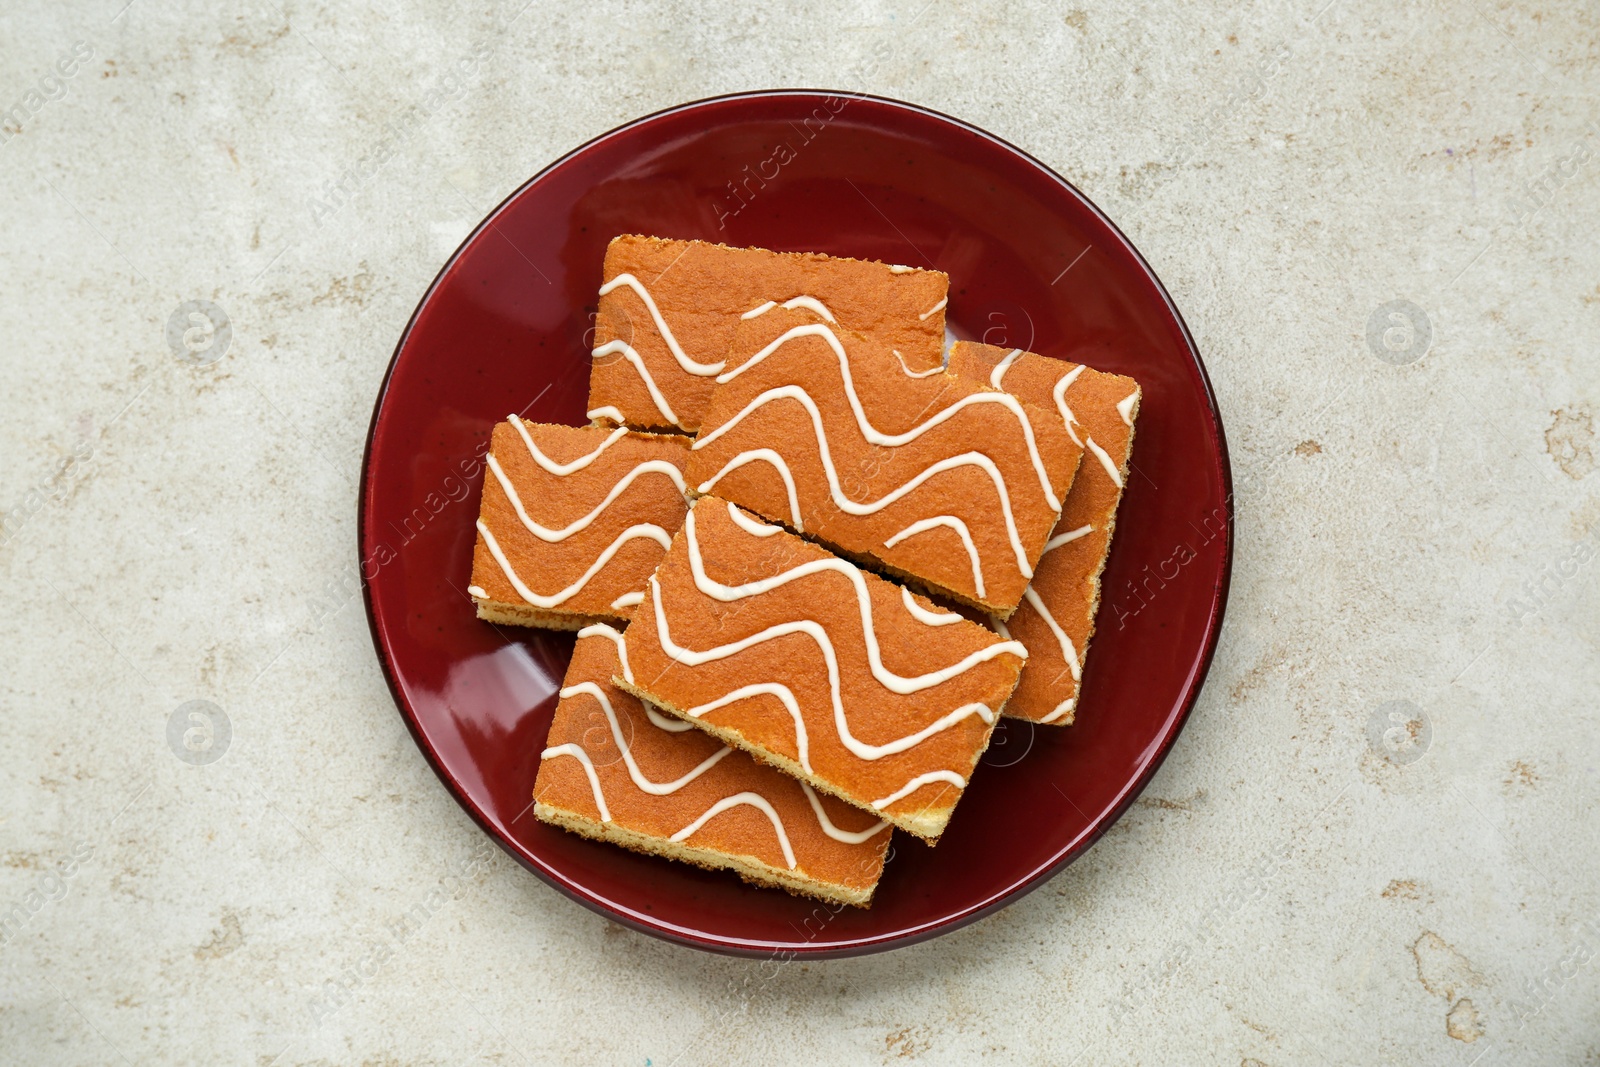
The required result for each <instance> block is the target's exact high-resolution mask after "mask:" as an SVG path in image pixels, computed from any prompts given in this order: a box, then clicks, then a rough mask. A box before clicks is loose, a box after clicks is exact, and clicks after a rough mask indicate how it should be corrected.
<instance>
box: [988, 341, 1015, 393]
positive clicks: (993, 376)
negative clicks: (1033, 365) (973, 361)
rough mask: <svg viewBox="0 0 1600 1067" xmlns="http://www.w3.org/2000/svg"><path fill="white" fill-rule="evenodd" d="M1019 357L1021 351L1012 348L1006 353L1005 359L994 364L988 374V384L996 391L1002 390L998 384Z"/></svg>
mask: <svg viewBox="0 0 1600 1067" xmlns="http://www.w3.org/2000/svg"><path fill="white" fill-rule="evenodd" d="M1021 355H1022V349H1020V348H1013V349H1012V350H1011V351H1009V352H1007V353H1006V356H1005V358H1004V359H1002V360H1001V361H1000V362H999V363H997V364H995V368H994V370H992V371H990V372H989V384H990V385H992V386H994V387H995V388H996V389H1002V388H1004V386H1002V385H1001V384H1000V383H1001V382H1002V381H1003V380H1005V376H1006V371H1008V370H1010V369H1011V364H1013V363H1015V362H1016V361H1017V360H1018V358H1020V357H1021Z"/></svg>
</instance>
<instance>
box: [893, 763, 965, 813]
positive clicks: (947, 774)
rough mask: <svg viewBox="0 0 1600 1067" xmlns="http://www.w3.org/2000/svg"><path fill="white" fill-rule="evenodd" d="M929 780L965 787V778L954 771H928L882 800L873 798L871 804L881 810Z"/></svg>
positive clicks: (913, 791)
mask: <svg viewBox="0 0 1600 1067" xmlns="http://www.w3.org/2000/svg"><path fill="white" fill-rule="evenodd" d="M930 782H949V783H950V784H951V785H953V786H955V787H956V788H957V789H965V788H966V787H967V780H966V779H965V778H963V777H961V775H959V774H957V773H956V772H955V771H929V772H928V773H927V774H919V775H917V776H916V777H915V778H913V779H911V781H909V782H907V783H906V784H905V785H903V786H901V787H900V788H899V789H896V790H895V791H894V792H893V793H890V794H889V795H888V796H886V797H884V798H883V799H882V800H874V801H873V802H872V806H873V807H874V808H877V809H878V810H879V811H882V810H883V809H884V808H887V807H888V806H889V805H890V804H893V803H894V802H895V801H897V800H904V799H905V798H906V797H908V796H910V795H911V794H912V793H915V792H916V791H917V790H918V789H921V788H922V787H923V786H925V785H927V784H928V783H930Z"/></svg>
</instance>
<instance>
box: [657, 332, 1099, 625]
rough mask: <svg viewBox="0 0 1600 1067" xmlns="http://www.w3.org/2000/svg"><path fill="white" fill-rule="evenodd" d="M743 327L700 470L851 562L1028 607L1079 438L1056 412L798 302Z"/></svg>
mask: <svg viewBox="0 0 1600 1067" xmlns="http://www.w3.org/2000/svg"><path fill="white" fill-rule="evenodd" d="M770 317H771V318H773V319H775V320H776V322H777V324H778V325H781V326H782V327H783V328H784V329H783V332H782V333H780V334H778V335H777V336H776V337H774V338H773V339H771V340H770V341H766V342H763V337H764V336H765V334H763V333H756V332H754V331H753V330H750V329H748V328H741V330H740V331H739V332H738V333H737V334H736V335H735V339H734V344H733V347H732V348H731V349H730V352H729V363H730V369H729V370H727V371H725V372H724V373H723V374H721V375H719V376H718V378H717V379H716V380H717V383H718V385H717V391H716V392H715V393H714V394H713V396H712V400H711V405H710V407H709V408H708V410H707V413H706V418H705V421H704V423H703V425H702V426H701V430H700V434H699V436H698V437H697V439H696V440H695V444H694V451H693V456H692V458H691V460H690V463H689V473H688V478H689V482H690V484H691V485H692V486H694V487H695V491H697V492H711V491H714V492H716V493H717V494H718V495H720V496H723V497H725V498H727V499H730V500H733V501H734V502H735V503H738V504H740V505H741V506H743V507H748V508H750V509H752V510H754V511H757V512H759V513H761V514H762V515H764V516H766V517H767V518H769V519H773V520H777V521H781V522H784V523H787V524H788V525H789V526H791V527H792V528H793V529H796V530H798V531H801V532H803V533H806V534H808V535H810V536H813V537H816V538H817V539H818V540H821V541H823V542H824V543H826V544H829V545H831V546H834V547H836V548H837V549H838V550H839V551H840V552H842V553H844V554H846V555H848V556H850V557H852V558H855V559H870V560H873V561H876V562H877V563H878V564H880V565H881V566H882V567H884V568H885V569H887V570H889V571H891V572H892V573H895V574H899V575H905V576H908V577H910V578H913V579H916V580H917V581H919V582H921V583H925V584H926V585H927V586H929V587H930V588H933V589H935V590H937V591H939V592H942V593H945V594H947V595H949V596H952V597H954V598H956V599H958V600H962V601H964V602H967V603H970V604H975V605H978V606H980V607H983V608H985V609H987V610H990V611H992V612H995V613H997V614H1000V615H1008V614H1010V612H1011V610H1012V609H1013V608H1015V607H1016V605H1017V603H1018V602H1019V601H1020V599H1021V597H1022V593H1023V590H1024V589H1025V588H1026V587H1027V584H1028V581H1029V579H1030V578H1031V577H1032V575H1033V567H1034V564H1035V563H1036V562H1037V560H1038V558H1039V554H1040V553H1041V552H1042V551H1043V550H1044V545H1045V542H1046V541H1047V540H1048V538H1049V536H1050V531H1051V530H1052V529H1053V528H1054V526H1055V522H1056V518H1057V516H1058V514H1059V512H1060V507H1061V497H1062V495H1063V494H1064V493H1065V492H1066V491H1067V489H1068V488H1069V487H1070V486H1071V484H1072V481H1073V478H1074V474H1075V472H1076V469H1077V467H1078V463H1079V458H1080V455H1081V452H1082V446H1081V445H1080V444H1078V443H1076V442H1075V441H1074V440H1073V438H1072V436H1071V434H1070V432H1069V431H1068V429H1067V428H1065V427H1064V426H1062V424H1061V422H1060V420H1059V419H1058V418H1056V416H1055V414H1054V412H1053V410H1051V409H1041V408H1036V407H1032V406H1030V405H1027V404H1024V403H1022V402H1020V401H1018V400H1017V399H1016V398H1015V397H1013V396H1011V395H1009V394H1007V393H1005V392H1002V391H999V390H997V389H994V388H991V387H990V386H988V385H986V384H980V383H976V382H972V381H969V380H967V379H965V378H962V377H959V376H957V375H954V374H948V373H945V372H944V371H943V370H941V369H939V368H937V367H935V368H932V369H931V370H923V371H913V370H910V369H909V368H908V367H907V366H906V364H905V362H904V359H903V353H900V352H899V351H898V350H896V349H894V348H892V347H890V346H888V345H885V344H883V343H881V342H880V341H878V340H877V339H876V338H869V337H863V336H861V335H859V334H855V333H852V332H850V331H848V330H844V329H842V328H839V327H835V326H833V325H830V324H827V323H818V322H814V321H810V320H808V319H807V318H806V317H805V316H803V315H800V314H799V313H797V312H793V311H788V312H785V311H773V312H771V313H770Z"/></svg>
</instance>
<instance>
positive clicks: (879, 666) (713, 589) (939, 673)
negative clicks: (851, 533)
mask: <svg viewBox="0 0 1600 1067" xmlns="http://www.w3.org/2000/svg"><path fill="white" fill-rule="evenodd" d="M726 507H727V509H728V513H729V514H730V515H731V514H733V513H734V512H736V511H738V508H736V507H735V506H734V505H732V504H726ZM683 532H684V540H685V544H686V546H687V547H688V549H689V573H690V574H691V575H693V576H694V585H695V588H696V589H698V590H699V591H700V592H701V593H702V594H704V595H705V596H708V597H710V598H711V599H713V600H719V601H721V602H722V603H724V604H731V603H733V602H734V601H736V600H744V599H746V598H748V597H753V596H761V595H763V594H765V593H770V592H772V591H773V590H775V589H780V588H782V587H783V586H786V585H788V584H789V583H790V582H796V581H799V580H800V579H801V578H807V577H810V576H811V575H813V574H820V573H822V572H823V571H835V572H837V573H839V574H842V575H844V576H845V577H846V578H848V579H849V580H850V585H851V588H852V589H854V590H855V594H856V609H857V610H858V611H859V612H860V613H861V635H862V640H863V642H864V643H865V645H866V648H867V664H868V666H869V667H870V668H871V669H872V676H873V677H874V678H876V679H877V680H878V684H879V685H881V686H883V687H884V688H885V689H887V690H889V691H890V692H891V693H898V694H900V695H901V696H909V695H911V694H912V693H920V692H922V691H923V690H924V689H932V688H933V687H934V686H937V685H943V684H944V683H945V682H948V681H950V679H952V678H955V677H957V676H958V675H961V674H965V673H966V672H967V671H969V670H971V669H972V668H973V667H976V666H977V665H978V664H980V663H987V662H989V661H990V660H992V659H994V658H996V657H998V656H1001V655H1003V654H1005V653H1007V652H1010V653H1011V654H1013V655H1016V656H1020V657H1021V658H1022V659H1024V660H1026V659H1027V658H1028V650H1027V649H1026V648H1024V647H1022V643H1021V642H1011V643H1010V644H1009V645H1008V644H1005V643H1002V644H998V645H989V646H987V647H985V648H980V649H978V650H977V651H976V652H972V653H969V654H968V655H967V656H966V657H965V658H964V659H962V660H960V661H959V662H957V663H953V664H951V665H950V666H948V667H941V668H940V669H939V670H936V671H930V672H929V673H927V674H919V675H915V676H911V677H906V676H903V675H899V674H896V673H894V672H893V671H891V670H889V668H887V667H885V666H884V665H883V653H882V650H881V648H880V647H879V645H878V634H877V630H876V628H875V627H874V626H873V623H872V594H871V593H869V592H868V591H867V580H866V578H865V577H863V576H862V574H861V569H860V568H859V567H856V566H855V565H853V564H850V563H846V562H845V561H844V560H842V559H839V558H838V557H836V556H829V557H827V558H825V559H814V560H811V561H810V562H808V563H802V564H800V565H799V566H797V567H791V568H789V569H788V570H786V571H783V572H781V573H779V574H775V575H773V576H772V577H770V578H761V579H758V580H757V581H754V582H746V583H744V584H743V585H723V584H722V583H721V582H719V581H717V580H716V579H714V578H712V577H711V576H710V575H709V574H707V573H706V565H705V557H704V556H702V555H701V553H700V537H699V532H698V530H697V529H696V526H695V509H694V508H690V509H689V514H688V516H687V517H685V519H684V523H683ZM958 617H959V616H958Z"/></svg>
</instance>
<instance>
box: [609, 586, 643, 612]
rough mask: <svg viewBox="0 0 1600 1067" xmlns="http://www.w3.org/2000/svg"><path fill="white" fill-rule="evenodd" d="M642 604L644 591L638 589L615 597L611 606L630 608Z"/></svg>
mask: <svg viewBox="0 0 1600 1067" xmlns="http://www.w3.org/2000/svg"><path fill="white" fill-rule="evenodd" d="M643 603H644V590H643V589H640V590H638V591H636V592H632V593H623V594H622V595H621V596H619V597H617V599H615V600H613V601H612V602H611V606H612V607H614V608H631V607H633V606H634V605H636V604H643Z"/></svg>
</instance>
